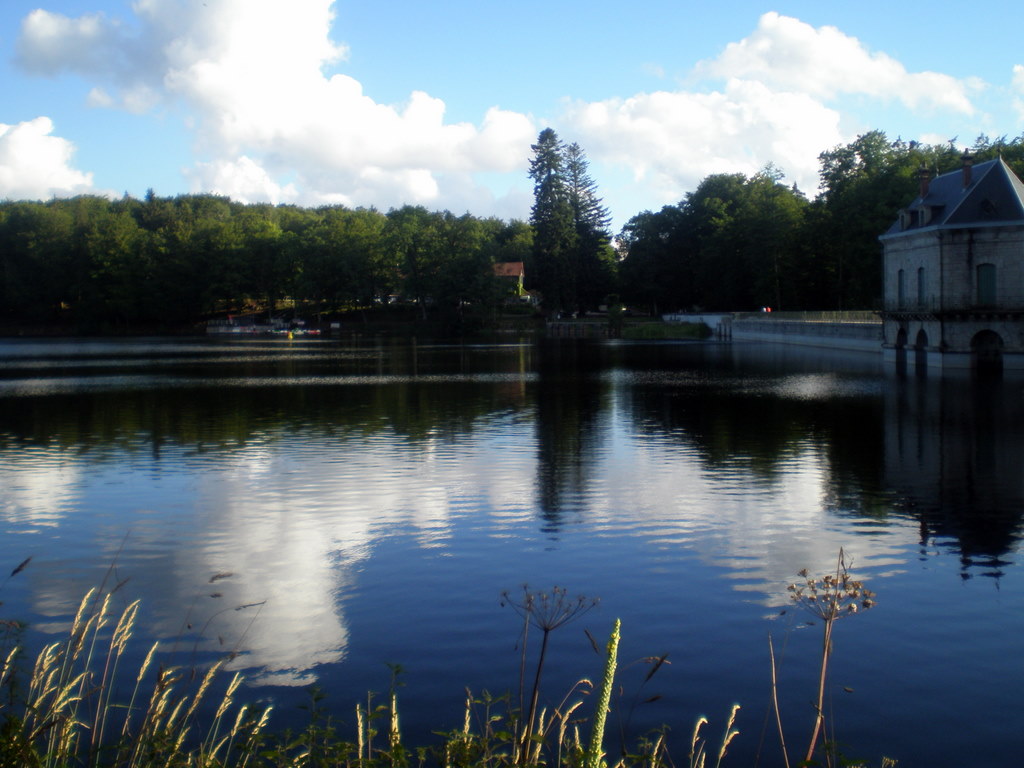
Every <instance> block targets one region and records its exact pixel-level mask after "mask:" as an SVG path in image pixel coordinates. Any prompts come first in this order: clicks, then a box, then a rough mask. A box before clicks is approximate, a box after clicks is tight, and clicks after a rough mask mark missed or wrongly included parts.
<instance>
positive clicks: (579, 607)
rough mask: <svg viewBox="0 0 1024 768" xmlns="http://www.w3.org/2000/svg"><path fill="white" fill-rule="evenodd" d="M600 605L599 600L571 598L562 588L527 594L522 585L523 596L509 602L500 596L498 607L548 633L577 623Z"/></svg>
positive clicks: (502, 595) (524, 586)
mask: <svg viewBox="0 0 1024 768" xmlns="http://www.w3.org/2000/svg"><path fill="white" fill-rule="evenodd" d="M599 602H600V599H599V598H596V597H587V596H585V595H577V596H576V597H571V596H570V595H569V590H567V589H565V588H564V587H552V588H551V591H550V592H531V591H530V588H529V586H528V585H526V584H524V585H523V596H522V598H520V599H519V600H513V599H512V597H511V596H510V595H509V593H508V592H502V593H501V604H502V605H506V604H507V605H508V606H510V607H511V608H512V610H514V611H515V612H516V613H518V614H519V615H520V616H522V617H523V618H525V619H528V620H529V622H530V623H531V624H533V625H534V626H535V627H537V629H540V630H543V631H544V632H550V631H551V630H553V629H558V628H559V627H561V626H563V625H565V624H568V623H569V622H570V621H572V620H574V619H578V618H579V617H580V616H582V615H583V614H585V613H586V612H587V611H589V610H590V609H591V608H593V607H594V606H595V605H597V604H598V603H599Z"/></svg>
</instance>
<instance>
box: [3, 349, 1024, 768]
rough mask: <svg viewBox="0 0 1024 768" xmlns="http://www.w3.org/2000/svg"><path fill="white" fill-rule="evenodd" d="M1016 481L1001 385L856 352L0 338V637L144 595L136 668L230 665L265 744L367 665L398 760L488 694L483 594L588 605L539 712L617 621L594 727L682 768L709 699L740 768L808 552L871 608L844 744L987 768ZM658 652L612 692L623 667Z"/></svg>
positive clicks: (798, 618)
mask: <svg viewBox="0 0 1024 768" xmlns="http://www.w3.org/2000/svg"><path fill="white" fill-rule="evenodd" d="M1022 464H1024V382H1022V381H1020V380H1009V379H1008V380H1005V381H996V382H992V381H972V380H971V379H969V378H965V377H960V378H949V377H947V378H940V377H934V376H933V377H931V378H915V377H911V378H909V379H908V378H900V377H898V376H895V375H892V374H887V373H885V372H884V371H883V370H882V369H881V365H880V363H879V362H878V361H877V360H876V358H875V357H874V356H871V355H864V356H859V355H856V354H850V355H846V356H841V355H835V356H833V355H829V354H827V353H824V352H807V351H799V350H795V349H792V348H784V347H770V346H767V347H766V346H753V345H749V346H748V345H741V344H734V345H705V344H685V343H679V344H677V343H662V344H657V345H646V344H629V343H576V342H569V343H551V344H540V345H535V344H531V343H523V344H519V343H504V344H493V345H486V344H482V345H469V346H461V345H430V344H418V345H408V344H392V343H373V342H366V343H362V344H346V343H339V342H336V341H329V340H322V341H316V342H291V343H288V342H284V341H277V340H274V341H232V342H223V341H217V340H206V339H200V340H194V341H193V340H189V341H159V340H153V341H126V342H105V341H104V342H89V341H85V342H77V341H68V342H61V341H42V342H28V341H0V527H2V531H3V535H2V538H0V571H3V572H4V573H6V572H9V571H10V569H11V568H13V567H14V566H15V565H17V564H18V563H19V562H21V561H22V560H24V559H25V558H26V557H29V556H31V557H32V561H31V563H30V565H29V567H28V568H26V570H25V571H24V572H22V573H20V574H18V575H17V576H16V577H14V578H12V579H10V580H9V581H8V582H7V583H6V584H5V585H4V586H3V587H2V592H0V600H2V602H3V606H2V608H0V611H2V612H3V616H4V617H17V618H22V619H25V620H27V621H29V622H30V623H31V632H30V634H29V639H30V641H31V642H36V643H38V642H41V641H42V640H44V639H47V638H48V637H49V636H50V635H51V634H53V633H59V632H60V631H61V630H62V629H66V627H67V625H68V623H69V621H70V619H71V617H72V615H73V613H74V611H75V609H76V607H77V604H78V602H79V600H80V598H81V596H82V595H83V594H84V592H85V590H86V589H87V588H88V587H90V586H92V585H96V584H99V583H101V582H102V581H103V579H104V577H105V575H106V574H107V572H108V570H109V569H110V568H111V567H113V569H114V573H113V574H112V578H116V579H117V580H122V579H128V582H127V583H126V585H125V586H124V587H123V588H122V590H121V592H120V593H119V595H123V597H124V599H125V600H128V599H134V598H136V597H138V598H141V599H142V600H143V613H144V615H143V618H142V622H141V630H140V633H139V634H140V635H141V637H139V639H138V640H137V647H138V649H139V650H138V653H139V654H141V653H143V652H144V651H145V649H146V648H147V647H148V644H149V641H150V640H152V639H154V638H164V639H165V640H166V642H165V643H164V647H165V648H166V649H167V661H169V662H173V663H192V662H197V663H207V662H208V661H209V660H210V659H211V658H214V657H215V656H216V655H218V654H222V653H224V652H225V651H229V650H237V651H239V652H240V655H239V656H238V658H236V659H235V661H234V662H233V666H234V667H235V668H237V669H240V670H243V671H244V672H245V674H246V677H247V685H248V689H247V691H246V694H245V696H244V697H243V698H247V699H249V700H259V701H273V702H274V703H275V706H276V707H277V710H276V711H277V714H276V716H275V717H276V721H277V722H278V724H279V725H280V726H281V727H283V726H284V725H286V724H296V723H299V722H301V720H299V719H298V717H299V714H300V710H299V709H298V706H299V705H300V704H302V703H304V702H305V700H306V696H307V694H306V692H305V691H306V688H307V687H308V686H309V685H312V684H316V685H318V686H320V687H321V688H322V689H323V690H324V691H325V692H326V693H327V702H326V703H327V705H328V706H329V707H330V708H331V709H332V710H333V711H334V712H335V714H336V716H337V717H338V718H339V719H340V720H341V722H342V723H344V724H345V725H344V726H343V730H344V727H350V726H351V720H352V717H351V716H350V715H351V713H352V712H353V709H354V706H355V702H356V701H357V700H359V699H361V698H363V697H364V696H365V693H366V692H367V691H369V690H373V691H384V690H386V689H387V686H388V683H389V679H390V671H389V668H388V666H387V665H388V664H396V663H397V664H401V666H402V668H403V670H404V672H403V674H402V681H403V682H404V686H403V688H402V689H401V692H400V708H401V710H402V715H403V718H404V720H403V727H404V729H405V730H406V732H407V736H409V737H411V738H410V740H411V741H414V742H416V743H426V742H429V741H430V739H431V736H430V731H431V730H432V729H438V730H439V729H450V728H455V727H458V726H460V725H461V706H462V700H463V698H464V695H465V694H464V689H465V687H467V686H468V687H471V688H472V689H473V690H475V691H481V690H484V689H487V690H490V691H492V692H503V691H506V690H509V689H512V688H514V687H515V685H516V679H517V663H518V656H517V651H516V642H517V637H518V629H519V621H518V618H517V616H516V615H515V614H514V613H513V612H512V610H511V609H510V608H508V607H504V608H503V607H501V605H500V596H501V593H502V592H503V591H505V590H511V591H513V593H514V592H516V591H517V590H520V589H521V585H523V584H526V583H528V584H529V585H531V586H532V587H535V588H537V589H541V588H546V587H550V586H551V585H554V584H557V585H563V586H565V587H567V588H568V589H569V590H570V591H572V592H574V593H576V592H579V593H583V594H586V595H589V596H595V597H600V598H601V603H600V605H599V607H598V608H596V609H595V610H594V611H592V612H591V613H589V614H587V615H586V616H585V617H584V618H583V619H581V620H580V621H579V622H577V623H576V624H572V625H569V626H568V627H566V628H564V629H561V630H559V631H558V632H557V633H556V634H555V635H554V636H553V649H552V653H553V661H552V663H551V665H550V666H549V668H548V677H547V679H546V692H547V699H548V701H549V703H557V701H558V700H559V699H560V698H561V696H562V694H563V693H564V692H565V690H566V689H567V688H568V687H569V686H570V685H571V684H572V682H573V681H575V680H576V679H578V678H580V677H595V676H597V675H599V674H600V666H601V660H600V659H599V658H598V657H597V656H595V655H594V653H593V651H592V650H591V646H590V642H589V641H588V640H587V638H586V636H585V634H584V630H585V629H586V630H589V631H590V632H591V633H592V634H593V635H594V636H596V637H598V638H599V639H601V638H603V637H604V636H606V635H607V633H608V631H609V630H610V628H611V624H612V622H613V620H614V619H615V618H616V617H619V618H621V619H622V623H623V642H622V647H621V652H620V658H621V661H622V663H623V665H624V669H623V673H622V681H623V686H624V688H623V690H624V698H623V699H622V700H621V701H619V702H617V703H615V704H613V706H614V707H615V710H616V711H615V714H613V716H612V720H611V721H610V722H611V723H612V724H613V726H614V729H615V730H616V731H617V729H618V727H619V725H620V722H621V723H622V724H623V727H625V728H627V729H628V730H629V731H630V732H634V733H636V732H642V731H644V730H646V729H648V728H652V727H654V726H656V725H658V724H661V723H665V724H667V725H669V726H670V727H671V729H672V730H671V734H670V739H671V741H672V743H673V744H674V747H675V751H676V753H677V755H678V756H679V757H680V758H682V756H683V755H684V754H685V752H686V751H687V750H688V748H689V733H690V729H691V726H692V724H693V721H694V720H695V719H696V717H697V716H698V715H701V714H703V715H706V716H708V717H709V718H710V719H711V725H712V728H713V729H714V733H716V734H717V733H718V731H719V729H720V728H721V727H724V718H725V716H726V715H727V713H728V710H729V707H730V705H731V704H732V703H733V702H738V703H740V704H741V705H742V709H741V711H740V715H739V722H738V725H739V728H740V730H741V731H742V734H741V736H740V737H739V738H738V739H737V740H736V741H734V742H733V747H732V748H731V749H730V757H729V758H727V760H726V763H725V764H726V765H753V764H759V765H764V766H774V765H778V764H780V759H779V752H778V747H777V742H776V739H775V737H774V736H773V731H772V729H771V728H768V727H767V720H766V718H767V716H768V712H769V708H768V701H769V664H768V643H767V638H768V636H769V634H770V635H771V636H772V638H773V640H774V643H775V647H776V649H777V653H778V654H779V655H780V657H781V660H780V681H779V684H780V696H781V706H782V709H783V715H784V717H785V719H786V721H787V723H788V725H789V733H788V734H787V738H788V739H789V741H790V743H791V744H793V745H796V744H800V743H806V739H807V737H808V734H809V731H810V725H811V722H812V717H813V710H812V708H811V701H812V699H813V696H814V682H815V663H816V659H817V656H818V653H819V650H820V627H818V626H808V625H807V624H806V620H807V619H808V618H809V616H807V615H806V614H802V613H800V612H799V611H796V610H794V609H792V608H791V607H790V606H789V605H788V602H787V593H786V586H787V585H788V584H789V583H791V582H792V581H794V580H795V579H796V572H797V571H798V570H800V569H801V568H807V569H809V570H810V571H812V572H813V573H819V574H823V573H826V572H828V571H829V570H830V569H832V568H834V565H835V559H836V555H837V553H838V551H839V549H840V547H842V548H844V549H845V551H846V553H847V554H848V555H849V556H850V557H851V558H852V560H853V571H854V573H855V574H856V575H857V576H858V577H861V578H863V579H864V580H866V581H867V582H868V583H869V586H870V587H871V588H873V589H874V590H875V591H876V592H877V593H878V605H877V606H876V607H875V608H873V609H872V610H871V611H869V612H867V613H865V614H863V615H858V616H855V617H851V618H849V619H844V620H843V621H842V622H841V623H840V624H839V625H838V626H837V628H836V635H835V651H836V655H835V657H834V667H833V670H834V672H833V675H832V678H831V685H830V692H829V701H830V704H829V706H830V714H831V717H832V718H833V720H834V727H835V733H836V737H837V738H838V739H839V740H840V741H841V742H843V743H844V744H845V745H847V749H846V752H847V753H848V754H850V755H852V756H858V757H865V758H869V759H871V760H872V761H873V763H874V764H877V763H878V761H879V760H880V758H881V756H882V755H887V756H891V757H894V758H898V759H899V760H900V765H901V766H918V765H921V766H925V765H927V766H936V765H948V766H970V765H977V766H982V765H984V766H1002V765H1005V766H1011V765H1018V764H1019V760H1020V755H1021V754H1024V736H1022V735H1020V734H1021V730H1020V727H1019V726H1020V722H1021V717H1022V707H1021V704H1020V701H1021V696H1020V690H1021V687H1022V684H1024V661H1022V659H1024V654H1022V650H1024V584H1022V578H1021V558H1020V547H1019V540H1020V535H1021V513H1022V511H1024V503H1022V502H1024V467H1022ZM236 609H237V610H236ZM664 653H667V654H668V657H669V660H670V661H671V665H670V666H667V667H664V668H663V669H662V670H661V671H659V673H658V674H657V675H656V676H655V677H654V678H653V679H652V680H651V681H650V682H649V683H647V685H646V686H645V687H644V688H643V689H642V690H639V685H640V683H641V681H642V678H643V675H644V674H645V673H646V671H647V668H646V667H645V666H644V665H643V664H634V665H630V664H629V662H630V661H631V660H634V659H640V658H642V657H645V656H653V655H661V654H664ZM638 690H639V694H638ZM656 695H657V696H660V697H661V698H659V699H658V700H657V701H656V702H653V703H642V704H639V705H637V706H635V708H633V709H632V712H631V713H630V706H629V704H630V702H632V701H633V700H634V699H638V700H639V699H646V698H648V697H652V696H656ZM627 714H628V715H629V718H628V723H626V722H625V721H626V716H627ZM609 746H610V748H611V749H612V750H614V749H615V748H616V745H615V737H614V736H613V737H612V743H611V744H610V745H609Z"/></svg>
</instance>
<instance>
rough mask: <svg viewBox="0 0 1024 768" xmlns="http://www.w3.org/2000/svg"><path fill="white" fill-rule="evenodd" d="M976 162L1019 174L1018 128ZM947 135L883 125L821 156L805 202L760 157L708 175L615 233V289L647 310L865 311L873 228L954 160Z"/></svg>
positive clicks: (957, 161)
mask: <svg viewBox="0 0 1024 768" xmlns="http://www.w3.org/2000/svg"><path fill="white" fill-rule="evenodd" d="M967 151H968V153H969V154H970V155H971V156H972V157H973V159H974V162H976V163H977V162H983V161H985V160H990V159H993V158H995V157H999V156H1001V157H1002V158H1003V159H1004V160H1005V161H1006V162H1007V163H1008V164H1009V165H1010V166H1011V167H1013V168H1014V170H1015V171H1016V172H1017V173H1018V174H1020V173H1021V172H1022V171H1024V136H1020V137H1017V138H1016V139H1012V140H1007V139H1005V138H999V139H995V140H993V139H990V138H988V137H987V136H979V137H978V138H977V139H976V140H975V142H974V144H973V145H972V146H971V147H970V148H969V149H968V150H967ZM963 154H964V153H963V150H961V149H958V148H956V147H955V146H954V143H953V141H952V140H951V141H950V142H948V143H946V144H941V145H925V144H920V143H918V142H913V141H909V142H908V141H903V140H902V139H899V138H897V139H895V140H890V139H889V138H888V137H887V136H886V135H885V134H884V133H883V132H881V131H872V132H870V133H866V134H864V135H862V136H859V137H858V138H857V139H856V140H854V141H853V142H851V143H849V144H847V145H845V146H839V147H835V148H833V149H831V150H828V151H826V152H823V153H822V154H821V155H820V156H819V161H820V170H819V178H820V191H819V194H818V195H817V196H816V197H815V198H814V199H813V200H810V199H808V197H807V196H806V195H805V194H804V193H803V192H802V191H801V190H799V189H797V188H796V187H795V186H787V185H785V184H783V183H782V181H781V179H782V173H781V172H780V171H779V170H778V169H776V168H775V167H773V166H771V165H769V166H766V167H765V168H764V169H762V170H761V171H760V172H758V173H756V174H754V175H753V176H751V177H747V176H744V175H743V174H738V173H737V174H715V175H712V176H708V177H707V178H705V179H704V180H703V181H702V182H701V183H700V184H699V185H698V187H697V189H695V190H694V191H693V192H690V193H688V194H687V195H686V197H685V198H683V200H682V201H680V202H679V203H678V204H676V205H668V206H665V207H664V208H662V209H661V210H660V211H657V212H651V211H644V212H642V213H639V214H637V215H636V216H634V217H633V218H631V219H630V220H629V221H628V223H627V224H626V225H625V227H624V228H623V230H622V232H621V233H620V235H619V238H618V247H619V252H620V255H621V261H620V274H619V278H620V286H621V291H622V294H623V296H624V297H628V300H629V301H630V302H632V303H634V304H638V305H643V306H645V307H647V308H649V309H650V310H651V311H653V312H666V311H677V310H725V311H733V310H755V309H758V308H761V307H766V306H768V307H772V308H774V309H785V310H850V309H872V308H874V307H876V306H878V302H879V300H880V298H881V296H882V259H881V247H880V245H879V242H878V236H879V235H881V234H883V233H884V232H885V231H886V230H887V229H888V228H889V226H890V225H891V224H892V223H893V221H894V220H895V219H896V217H897V213H898V211H899V209H900V208H902V207H905V206H906V205H907V204H908V203H910V202H911V201H912V200H913V199H914V198H915V197H916V196H917V195H918V192H919V183H920V176H921V174H922V173H926V174H928V175H929V176H930V177H935V176H936V175H938V174H941V173H946V172H949V171H952V170H955V169H956V168H958V167H960V166H961V165H962V163H963Z"/></svg>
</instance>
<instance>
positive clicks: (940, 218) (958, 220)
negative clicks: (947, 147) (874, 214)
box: [880, 157, 1024, 240]
mask: <svg viewBox="0 0 1024 768" xmlns="http://www.w3.org/2000/svg"><path fill="white" fill-rule="evenodd" d="M963 180H964V171H963V169H957V170H955V171H952V172H950V173H944V174H942V175H941V176H936V177H935V178H934V179H932V180H931V183H930V184H929V185H928V192H927V194H925V196H924V197H921V196H918V197H917V198H915V199H914V201H913V202H912V203H910V205H908V206H907V207H906V209H904V211H901V217H900V218H899V219H897V220H896V221H895V222H894V223H893V225H892V226H891V227H889V229H888V230H887V231H886V233H885V234H884V235H882V236H881V238H880V239H882V240H885V239H888V238H891V237H896V236H899V235H910V234H913V233H915V232H922V231H925V230H934V229H965V228H977V227H990V226H1005V225H1009V224H1021V225H1024V183H1021V180H1020V179H1019V178H1017V175H1016V174H1015V173H1014V172H1013V171H1012V170H1010V166H1008V165H1007V164H1006V163H1005V162H1004V161H1003V159H1002V158H1001V157H1000V158H996V159H995V160H989V161H987V162H984V163H978V165H975V166H973V167H972V168H971V182H970V184H969V185H968V186H967V188H966V189H965V188H964V183H963ZM924 210H927V211H928V213H929V214H930V215H929V216H926V217H925V221H924V223H922V219H921V217H920V216H919V215H917V214H918V213H919V212H921V211H924ZM904 214H910V215H909V216H907V217H906V218H904Z"/></svg>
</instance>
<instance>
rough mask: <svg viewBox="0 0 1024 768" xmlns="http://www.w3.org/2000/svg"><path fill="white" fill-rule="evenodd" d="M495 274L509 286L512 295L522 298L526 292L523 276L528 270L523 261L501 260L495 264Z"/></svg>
mask: <svg viewBox="0 0 1024 768" xmlns="http://www.w3.org/2000/svg"><path fill="white" fill-rule="evenodd" d="M494 274H495V276H496V277H498V278H500V279H501V280H502V281H503V282H505V283H507V284H508V286H509V292H510V293H511V295H512V296H515V297H516V298H520V297H522V296H523V294H524V293H525V289H524V288H523V278H524V276H525V274H526V270H525V269H524V267H523V262H521V261H499V262H497V263H495V265H494Z"/></svg>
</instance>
